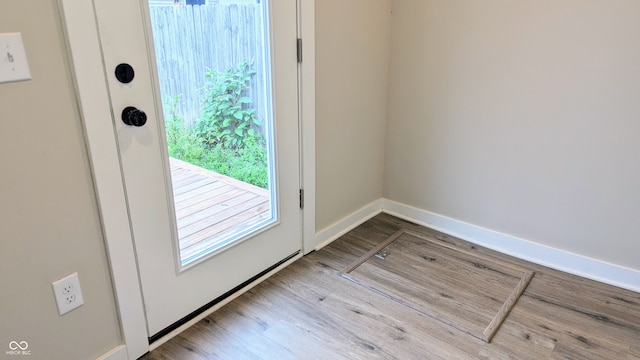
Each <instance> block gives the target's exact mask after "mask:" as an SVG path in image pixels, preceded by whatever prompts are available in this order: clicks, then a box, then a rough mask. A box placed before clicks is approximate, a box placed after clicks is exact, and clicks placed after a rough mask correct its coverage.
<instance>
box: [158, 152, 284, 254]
mask: <svg viewBox="0 0 640 360" xmlns="http://www.w3.org/2000/svg"><path fill="white" fill-rule="evenodd" d="M170 165H171V179H172V185H173V193H174V205H175V209H176V219H177V225H178V237H179V244H180V246H179V248H180V257H181V258H182V259H185V258H188V257H190V256H193V255H194V254H197V253H199V252H200V251H202V250H203V249H206V248H208V247H210V246H211V245H213V244H215V243H218V242H220V241H222V240H224V239H227V238H229V237H230V236H233V235H235V234H238V233H240V232H242V231H245V230H246V229H248V228H250V227H251V226H254V225H256V224H259V223H260V222H262V221H265V220H267V219H269V218H271V206H270V205H269V204H270V201H269V191H268V190H265V189H262V188H259V187H257V186H254V185H251V184H247V183H244V182H242V181H239V180H236V179H233V178H230V177H228V176H224V175H221V174H218V173H216V172H213V171H209V170H206V169H203V168H200V167H197V166H194V165H192V164H189V163H187V162H184V161H181V160H178V159H174V158H170Z"/></svg>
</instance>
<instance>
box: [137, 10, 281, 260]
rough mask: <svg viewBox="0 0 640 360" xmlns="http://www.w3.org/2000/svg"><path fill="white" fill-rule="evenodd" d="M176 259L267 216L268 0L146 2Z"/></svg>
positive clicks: (271, 194) (243, 232) (270, 206)
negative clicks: (160, 105) (170, 187)
mask: <svg viewBox="0 0 640 360" xmlns="http://www.w3.org/2000/svg"><path fill="white" fill-rule="evenodd" d="M149 11H150V20H151V24H152V32H153V41H154V46H155V52H156V63H157V72H158V82H159V88H160V93H161V97H162V101H163V112H164V122H165V129H166V140H167V149H168V155H169V163H170V168H171V180H172V184H173V194H174V208H175V219H176V224H177V237H178V239H177V246H176V248H177V250H178V253H179V259H180V264H181V266H187V265H190V264H194V263H195V262H197V261H198V260H201V259H203V258H204V257H205V256H207V255H211V254H215V253H217V252H219V251H222V250H224V249H226V248H228V247H230V246H232V245H234V244H236V243H238V242H240V241H242V240H243V239H246V238H248V237H250V235H251V234H253V233H255V232H257V231H259V230H260V229H264V228H266V227H267V226H268V225H269V224H272V223H275V221H276V211H275V209H276V206H275V201H274V199H275V198H276V197H275V188H276V186H274V184H275V179H274V169H273V156H272V154H273V131H272V129H273V127H272V116H271V115H272V111H271V83H270V69H271V66H270V62H269V59H270V56H269V30H268V4H266V1H265V0H180V1H174V0H149Z"/></svg>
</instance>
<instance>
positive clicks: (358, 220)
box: [315, 199, 382, 250]
mask: <svg viewBox="0 0 640 360" xmlns="http://www.w3.org/2000/svg"><path fill="white" fill-rule="evenodd" d="M380 212H382V199H378V200H375V201H373V202H371V203H369V204H368V205H365V206H364V207H362V208H360V209H359V210H357V211H355V212H354V213H352V214H350V215H348V216H346V217H344V218H342V219H341V220H339V221H337V222H336V223H334V224H333V225H330V226H328V227H326V228H324V229H322V230H321V231H319V232H318V233H317V234H316V237H315V240H316V241H315V243H316V244H318V245H316V247H315V250H320V249H322V248H323V247H325V246H327V245H329V244H330V243H332V242H333V241H334V240H336V239H337V238H339V237H340V236H342V235H344V234H346V233H348V232H349V231H351V230H353V229H354V228H356V227H357V226H358V225H360V224H362V223H363V222H365V221H367V220H369V219H371V218H372V217H374V216H376V215H378V214H380Z"/></svg>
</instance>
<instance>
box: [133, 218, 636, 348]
mask: <svg viewBox="0 0 640 360" xmlns="http://www.w3.org/2000/svg"><path fill="white" fill-rule="evenodd" d="M400 228H404V229H409V230H413V231H417V232H420V233H422V234H427V235H432V236H435V237H436V238H437V239H438V240H440V241H442V242H445V243H447V244H450V245H453V246H456V247H460V248H462V249H465V250H467V251H471V252H477V253H480V254H483V255H484V256H495V257H497V258H498V259H502V260H505V261H509V262H513V263H515V264H518V265H520V266H523V267H525V268H529V269H532V270H534V271H535V276H534V277H533V279H532V280H531V283H530V284H529V286H528V287H527V289H526V291H525V292H524V293H523V295H522V296H521V297H520V299H519V300H518V302H517V303H516V305H515V307H514V308H513V310H512V311H511V312H510V314H509V315H508V316H507V318H506V320H505V321H504V323H503V324H502V326H501V327H500V328H499V330H498V331H497V333H496V335H495V337H494V338H493V340H492V342H491V343H486V342H484V341H482V340H480V339H477V338H474V337H472V336H470V335H468V334H466V333H464V332H461V331H459V330H456V329H455V328H452V327H451V326H449V325H446V324H444V323H442V322H439V321H436V320H434V319H432V318H430V317H427V316H424V315H421V314H420V313H418V312H416V311H414V310H412V309H409V308H407V307H406V306H403V305H400V304H398V303H397V302H394V301H391V300H389V299H387V298H385V297H383V296H379V295H377V294H374V293H372V292H371V291H370V290H367V289H365V288H364V287H362V286H358V285H355V284H354V283H352V282H351V281H349V280H347V279H344V278H341V277H340V276H338V272H339V271H341V270H344V269H345V268H346V267H347V266H348V265H349V264H350V263H352V262H353V261H354V260H355V259H357V258H358V257H360V256H362V255H363V254H364V253H366V252H367V251H368V250H369V249H371V248H372V247H373V246H375V245H376V244H378V243H380V242H382V241H384V240H385V239H387V238H388V237H389V236H390V235H392V234H393V233H394V232H396V231H397V230H398V229H400ZM423 276H424V277H425V279H427V278H429V277H431V276H436V275H434V274H424V275H423ZM143 358H144V359H145V360H154V359H158V360H159V359H180V360H189V359H625V360H631V359H636V360H637V359H640V294H638V293H634V292H631V291H627V290H622V289H619V288H615V287H612V286H608V285H604V284H601V283H598V282H595V281H591V280H586V279H583V278H579V277H576V276H572V275H568V274H564V273H561V272H558V271H555V270H551V269H548V268H544V267H541V266H537V265H534V264H531V263H527V262H524V261H521V260H517V259H513V258H511V257H508V256H505V255H501V254H498V253H495V252H493V251H490V250H487V249H484V248H480V247H477V246H474V245H471V244H469V243H467V242H464V241H461V240H458V239H455V238H452V237H449V236H446V235H443V234H440V233H437V232H435V231H432V230H429V229H425V228H422V227H419V226H416V225H413V224H410V223H407V222H405V221H402V220H399V219H397V218H395V217H392V216H389V215H385V214H381V215H378V216H376V217H375V218H374V219H372V220H369V221H367V222H366V223H364V224H363V225H361V226H359V227H358V228H356V229H354V230H353V231H351V232H349V233H348V234H346V235H345V236H343V237H342V238H340V239H338V240H336V241H335V242H333V243H332V244H330V245H329V246H327V247H325V248H323V249H322V250H320V251H317V252H314V253H311V254H309V255H307V256H305V257H304V258H302V259H300V260H298V261H297V262H295V263H294V264H292V265H290V266H289V267H287V268H285V269H284V270H282V271H280V272H279V273H277V274H276V275H274V276H272V277H271V278H269V279H268V280H266V281H265V282H263V283H261V284H260V285H258V286H257V287H255V288H254V289H252V290H250V291H249V292H247V293H245V294H244V295H242V296H240V297H239V298H238V299H236V300H234V301H233V302H231V303H229V304H228V305H226V306H225V307H223V308H222V309H220V310H219V311H217V312H215V313H214V314H212V315H210V316H209V317H207V318H205V319H203V320H202V321H200V322H198V323H197V324H195V325H194V326H193V327H191V328H190V329H188V330H186V331H185V332H183V333H182V334H180V335H178V336H177V337H175V338H173V339H172V340H170V341H169V342H167V343H165V344H163V345H162V346H160V347H159V348H158V349H156V350H154V351H153V352H151V353H149V354H147V355H146V356H145V357H143Z"/></svg>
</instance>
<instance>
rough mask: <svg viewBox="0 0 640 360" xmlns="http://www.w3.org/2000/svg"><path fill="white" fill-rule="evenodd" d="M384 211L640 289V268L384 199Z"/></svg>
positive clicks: (565, 269) (481, 243)
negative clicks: (583, 254)
mask: <svg viewBox="0 0 640 360" xmlns="http://www.w3.org/2000/svg"><path fill="white" fill-rule="evenodd" d="M382 211H383V212H385V213H387V214H389V215H394V216H397V217H399V218H401V219H405V220H407V221H411V222H413V223H416V224H419V225H423V226H426V227H428V228H432V229H434V230H438V231H441V232H443V233H445V234H448V235H451V236H455V237H457V238H460V239H463V240H466V241H469V242H471V243H474V244H477V245H479V246H484V247H486V248H489V249H492V250H495V251H498V252H501V253H503V254H507V255H511V256H514V257H517V258H520V259H523V260H527V261H530V262H532V263H536V264H539V265H543V266H547V267H550V268H552V269H556V270H560V271H563V272H567V273H570V274H574V275H578V276H581V277H584V278H587V279H591V280H596V281H599V282H602V283H605V284H609V285H613V286H617V287H620V288H624V289H628V290H631V291H635V292H640V271H638V270H634V269H629V268H626V267H623V266H619V265H615V264H611V263H607V262H604V261H601V260H597V259H593V258H589V257H586V256H582V255H577V254H573V253H571V252H568V251H564V250H560V249H556V248H553V247H550V246H546V245H542V244H539V243H536V242H533V241H529V240H525V239H521V238H517V237H515V236H511V235H507V234H503V233H500V232H497V231H493V230H489V229H485V228H483V227H480V226H476V225H472V224H468V223H465V222H462V221H459V220H455V219H452V218H448V217H446V216H442V215H439V214H435V213H432V212H429V211H426V210H422V209H418V208H415V207H412V206H409V205H405V204H401V203H398V202H395V201H392V200H389V199H382Z"/></svg>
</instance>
